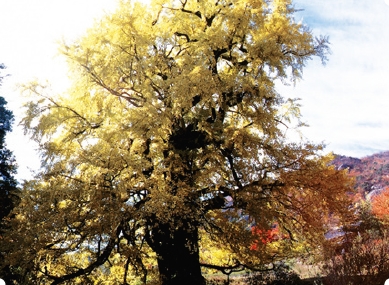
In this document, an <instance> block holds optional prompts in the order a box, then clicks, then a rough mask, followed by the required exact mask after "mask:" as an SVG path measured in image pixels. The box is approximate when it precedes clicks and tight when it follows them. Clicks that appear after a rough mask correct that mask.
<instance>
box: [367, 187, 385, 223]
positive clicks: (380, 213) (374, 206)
mask: <svg viewBox="0 0 389 285" xmlns="http://www.w3.org/2000/svg"><path fill="white" fill-rule="evenodd" d="M371 211H372V213H373V214H374V215H375V216H376V217H377V218H379V219H380V220H382V221H389V187H387V188H385V189H384V190H383V191H381V192H380V193H379V194H377V195H376V196H374V198H373V199H372V202H371Z"/></svg>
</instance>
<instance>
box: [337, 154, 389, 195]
mask: <svg viewBox="0 0 389 285" xmlns="http://www.w3.org/2000/svg"><path fill="white" fill-rule="evenodd" d="M333 164H334V165H335V167H336V168H338V169H348V171H349V174H350V175H351V176H353V177H355V182H356V189H357V191H358V192H359V193H360V194H361V195H362V196H363V197H365V198H369V197H371V196H372V195H374V194H376V193H377V192H380V191H381V190H382V189H384V188H385V187H389V151H386V152H381V153H377V154H373V155H370V156H366V157H364V158H360V159H359V158H354V157H349V156H343V155H336V157H335V159H334V160H333Z"/></svg>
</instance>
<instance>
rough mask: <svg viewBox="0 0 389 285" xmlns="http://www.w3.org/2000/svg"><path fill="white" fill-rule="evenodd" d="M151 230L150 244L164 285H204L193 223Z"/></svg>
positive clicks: (162, 225)
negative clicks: (155, 255)
mask: <svg viewBox="0 0 389 285" xmlns="http://www.w3.org/2000/svg"><path fill="white" fill-rule="evenodd" d="M178 224H179V226H177V224H175V223H171V224H170V223H164V224H157V225H154V226H153V227H150V231H149V235H148V238H147V242H148V244H149V245H150V246H151V248H152V249H153V250H154V251H155V253H156V254H157V261H158V270H159V275H160V281H161V285H182V284H186V285H205V279H204V277H203V276H202V275H201V267H200V257H199V246H198V241H199V237H198V229H197V227H196V226H195V225H193V224H191V222H190V221H179V223H178Z"/></svg>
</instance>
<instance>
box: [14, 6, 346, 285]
mask: <svg viewBox="0 0 389 285" xmlns="http://www.w3.org/2000/svg"><path fill="white" fill-rule="evenodd" d="M293 13H294V9H293V6H292V5H291V2H290V1H286V0H275V1H258V0H252V1H250V0H248V1H231V2H228V1H170V2H167V3H166V1H154V2H153V3H152V4H150V5H148V6H147V7H146V6H142V5H141V4H139V3H135V4H134V3H130V2H129V1H122V2H121V5H120V7H119V9H118V10H117V12H116V13H113V14H112V15H109V16H107V17H105V18H104V19H102V20H101V21H100V22H99V23H97V24H96V26H95V27H94V28H93V29H91V30H90V31H89V32H88V34H87V35H86V36H85V37H84V38H82V39H81V40H80V41H78V42H76V43H75V44H73V45H71V46H66V47H64V53H65V54H66V55H67V56H68V58H69V61H70V65H71V66H72V67H73V70H74V75H73V79H74V85H73V87H72V88H70V89H69V91H68V93H67V94H63V95H57V96H55V95H52V94H50V90H48V89H47V88H44V87H42V86H40V85H39V84H31V85H30V86H29V88H28V89H29V91H30V92H31V93H32V94H33V95H35V96H36V97H33V98H32V99H31V101H30V102H29V103H28V104H27V108H28V109H27V113H26V117H25V118H24V120H23V124H24V127H25V129H26V131H27V132H29V133H30V134H31V136H32V138H33V139H34V140H36V141H37V142H38V143H39V144H40V148H41V153H42V157H43V171H42V173H41V174H40V175H39V176H37V177H36V180H34V181H30V182H29V183H27V184H26V185H25V189H24V194H23V199H22V203H21V206H20V207H19V210H18V211H17V220H16V224H15V228H17V229H18V230H17V231H16V233H15V234H13V235H11V236H9V237H7V238H8V239H9V240H10V242H9V244H10V246H11V247H13V250H12V252H13V253H12V255H10V256H9V257H8V258H9V260H11V262H14V263H19V266H20V267H21V268H25V269H26V270H28V271H29V272H31V274H33V275H34V278H35V279H39V282H40V284H45V282H51V284H60V283H63V282H68V283H69V284H70V282H71V284H79V283H84V284H85V282H89V279H88V278H90V276H93V275H95V274H96V272H97V271H99V270H102V269H104V270H110V269H109V268H110V267H111V268H112V265H113V264H122V266H123V267H122V268H123V270H122V275H123V277H122V279H123V283H124V284H128V283H130V282H131V278H130V272H133V273H135V274H136V275H138V276H141V277H142V279H143V282H146V281H147V278H148V276H149V272H150V268H153V267H154V266H155V265H157V268H158V271H159V279H160V282H161V284H163V285H171V284H196V285H198V284H204V278H203V277H202V273H201V268H202V267H204V268H211V269H218V270H222V271H224V272H226V271H228V270H237V269H241V270H242V269H252V270H256V269H263V268H264V267H266V266H269V264H271V263H272V262H275V261H277V260H280V259H284V258H286V257H293V256H295V255H301V250H302V249H305V250H308V249H309V248H310V244H311V243H312V242H313V241H314V242H315V246H314V247H315V248H317V244H318V243H319V242H320V241H321V240H322V239H323V232H324V231H326V226H325V221H326V220H327V218H328V215H329V213H332V214H333V215H337V214H341V213H342V212H344V211H346V210H347V206H346V205H347V203H348V201H347V198H346V197H345V195H344V193H345V192H346V191H349V190H350V189H351V188H350V183H349V181H348V179H347V177H346V176H345V174H344V173H343V172H338V171H336V170H334V168H331V167H329V166H328V164H329V161H330V159H331V158H330V157H321V156H320V155H319V154H318V151H319V150H321V148H322V146H320V145H313V144H310V143H307V142H291V141H289V140H288V134H289V133H290V132H291V131H293V128H294V127H296V126H299V125H301V122H300V120H299V119H300V114H299V109H298V104H297V103H296V101H294V100H290V99H286V98H283V97H282V96H281V95H280V94H278V93H277V92H276V89H275V84H276V82H287V81H288V80H290V81H292V82H293V81H295V80H297V79H298V78H300V76H301V73H302V69H303V67H304V65H305V63H306V62H307V60H309V59H310V58H311V57H313V56H318V57H320V58H321V59H322V60H325V59H326V53H327V50H328V47H327V39H326V38H314V37H313V35H312V33H311V32H310V30H309V29H308V28H307V27H306V26H304V25H302V24H300V23H296V22H295V21H294V18H293ZM350 191H351V190H350ZM274 224H277V225H278V227H279V234H280V236H288V238H284V239H281V240H278V241H277V246H274V244H273V243H261V244H259V243H258V245H257V248H256V249H255V250H253V249H252V248H251V247H252V245H253V243H255V242H256V241H257V240H258V237H257V236H255V235H253V234H252V232H251V230H250V229H251V226H252V225H255V226H256V227H258V228H261V229H264V230H267V229H269V228H271V227H272V226H273V225H274ZM20 233H23V236H22V235H20ZM202 236H206V237H207V242H205V243H201V244H200V243H199V241H200V240H201V238H202ZM207 244H217V245H218V246H219V247H220V248H223V252H228V254H229V258H228V259H226V261H225V262H223V263H219V264H209V263H206V261H203V262H200V252H201V251H203V250H204V248H203V246H207ZM27 249H28V250H27ZM114 260H116V261H115V262H116V263H115V262H114ZM35 282H37V281H35Z"/></svg>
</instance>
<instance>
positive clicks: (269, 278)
mask: <svg viewBox="0 0 389 285" xmlns="http://www.w3.org/2000/svg"><path fill="white" fill-rule="evenodd" d="M246 283H247V284H248V285H301V284H303V282H302V280H301V279H300V277H299V276H298V275H297V273H296V272H294V271H293V270H292V269H290V267H289V266H288V265H286V264H285V263H284V262H281V263H279V264H277V266H276V268H275V269H274V270H271V271H263V272H255V273H249V274H248V275H247V276H246Z"/></svg>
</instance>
